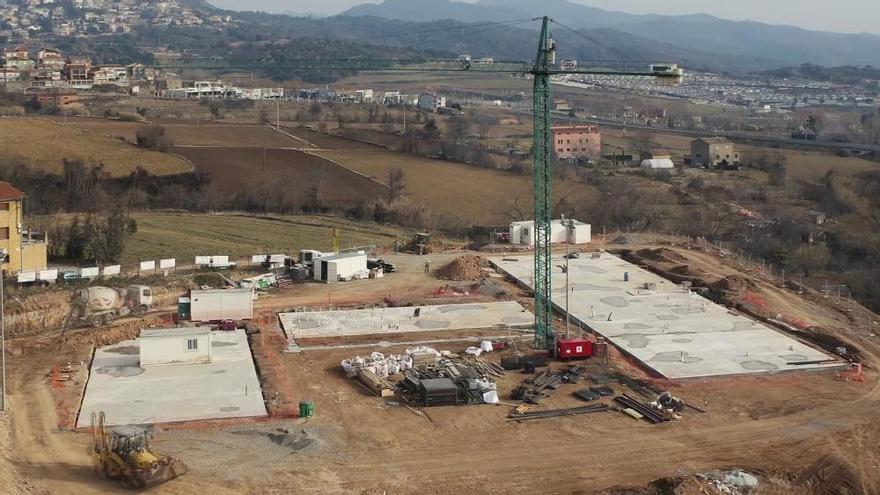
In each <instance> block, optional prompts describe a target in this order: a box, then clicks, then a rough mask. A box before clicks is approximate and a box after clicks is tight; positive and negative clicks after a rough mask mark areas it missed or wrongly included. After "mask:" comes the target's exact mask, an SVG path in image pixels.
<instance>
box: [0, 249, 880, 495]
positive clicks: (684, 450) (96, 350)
mask: <svg viewBox="0 0 880 495" xmlns="http://www.w3.org/2000/svg"><path fill="white" fill-rule="evenodd" d="M566 252H568V253H569V254H568V255H567V256H566ZM382 257H383V260H384V261H383V263H384V264H385V266H386V267H389V266H393V267H394V268H393V270H394V271H393V272H390V273H385V274H383V276H381V277H380V278H376V277H375V276H373V277H364V278H363V279H361V280H351V281H349V282H340V283H337V284H326V283H323V284H322V283H316V282H303V281H300V282H297V281H292V282H284V280H285V279H287V278H288V277H290V278H291V280H292V275H279V276H278V280H279V282H277V283H276V284H274V285H269V286H267V287H266V288H265V289H262V290H260V291H259V292H260V294H261V295H260V297H258V298H256V300H254V290H253V289H250V290H243V289H214V290H208V291H205V290H201V289H192V290H190V291H189V293H188V294H185V296H188V297H177V298H166V300H167V301H169V303H167V304H154V305H153V306H152V307H151V308H150V309H149V311H148V312H147V314H145V315H143V316H141V315H135V316H133V317H124V318H120V319H119V320H116V321H112V322H111V323H110V324H103V323H102V324H100V325H99V326H93V325H92V324H91V323H86V324H83V325H73V324H69V328H67V329H65V331H64V333H63V335H61V336H60V337H59V334H58V333H57V330H56V331H55V332H40V333H32V334H24V335H21V336H17V337H14V338H11V339H9V341H8V342H7V345H8V347H9V354H10V357H9V363H8V365H9V369H10V371H11V373H10V390H9V401H10V404H11V406H12V407H11V414H9V415H8V416H6V417H5V418H4V423H3V428H4V430H5V431H4V434H5V435H7V438H8V440H9V441H8V442H6V443H5V445H6V446H7V447H6V451H5V453H6V455H7V456H8V458H10V459H12V462H11V464H10V466H12V468H11V469H10V470H8V471H6V472H5V474H4V476H7V478H4V486H15V487H16V488H15V490H13V491H11V492H9V493H107V492H110V491H113V490H116V489H120V490H122V489H123V488H121V487H122V484H120V483H119V482H118V481H116V480H114V479H110V478H113V476H117V477H123V478H125V477H126V476H129V474H126V473H129V472H128V471H126V470H123V471H121V473H122V474H119V473H117V472H116V471H114V469H116V468H115V467H113V466H109V465H108V464H107V462H108V461H103V462H104V464H103V465H105V466H109V467H105V468H104V470H105V471H106V470H107V469H110V471H111V472H110V476H106V474H107V473H104V474H105V476H104V479H102V478H101V477H98V476H95V473H94V471H93V469H92V466H93V464H94V463H95V460H94V458H95V457H96V456H95V455H88V454H86V452H85V451H86V448H85V447H86V446H87V445H92V444H94V445H99V444H100V443H101V441H100V440H90V439H91V438H93V436H92V435H93V433H92V432H94V431H104V432H105V433H103V435H104V437H103V438H109V437H110V436H113V435H122V434H125V435H147V437H149V438H150V440H151V442H150V443H149V449H150V450H145V451H143V452H148V453H150V455H153V456H156V458H157V459H168V461H161V462H160V461H153V466H154V467H152V468H138V469H140V471H137V470H136V471H137V472H138V473H142V474H140V475H138V476H140V477H137V476H135V475H133V474H132V475H131V476H132V477H131V479H130V480H129V481H128V482H127V483H124V484H130V485H134V486H140V483H142V482H143V483H146V484H148V485H153V484H155V485H156V486H155V488H153V489H152V490H154V491H155V492H156V493H181V494H182V493H204V490H205V489H206V487H210V491H212V492H217V493H273V492H279V493H283V492H288V493H377V494H378V493H426V492H427V493H450V492H453V491H467V492H469V493H508V492H513V491H522V490H528V491H537V492H541V493H672V492H663V491H662V490H660V489H659V488H657V487H660V486H677V487H688V486H692V487H696V488H694V489H695V490H706V491H702V492H700V491H693V492H687V491H679V492H675V493H873V492H875V488H876V486H877V485H875V483H876V477H875V475H874V472H875V471H876V470H875V467H874V466H875V464H874V463H876V459H877V458H876V455H877V453H876V447H875V445H876V440H877V438H876V432H877V430H876V428H874V427H873V419H872V418H873V415H872V411H873V409H874V407H875V404H876V400H877V395H878V393H880V392H878V388H877V381H876V374H875V372H874V371H873V370H874V366H876V364H875V363H876V359H877V352H878V347H877V337H876V335H875V334H874V333H873V332H872V328H871V327H868V328H866V327H865V323H864V321H865V320H864V318H865V315H867V314H868V313H867V312H866V311H865V310H864V309H862V308H860V307H858V306H857V305H856V304H855V303H854V302H852V301H851V300H849V299H845V298H837V297H833V296H828V295H826V294H820V293H816V292H814V291H812V290H809V289H805V288H802V287H799V286H797V285H796V284H793V283H791V282H782V281H781V280H779V279H774V278H771V277H769V276H768V275H766V274H763V273H761V272H760V270H759V269H756V268H754V267H753V266H748V265H745V264H742V263H740V262H738V261H736V260H734V259H731V258H730V257H729V256H728V255H727V253H725V252H724V251H723V250H719V249H718V248H714V247H712V246H711V245H708V244H699V245H697V244H694V243H692V242H691V241H690V240H688V239H682V238H670V237H665V236H652V235H645V234H639V235H632V234H630V235H617V234H615V235H609V236H594V237H593V239H592V242H590V243H583V244H577V245H569V246H566V247H563V246H561V245H556V246H554V248H553V251H552V262H553V279H552V280H553V291H552V293H553V305H554V313H553V321H552V331H553V339H552V342H553V343H554V344H555V345H553V346H552V347H551V346H548V347H551V348H548V349H541V348H536V346H535V340H536V339H535V333H534V332H535V330H534V329H535V315H534V301H533V293H532V290H531V289H530V287H531V283H532V277H533V272H532V269H533V257H532V256H531V255H530V254H528V253H522V252H517V253H516V254H513V255H505V254H499V253H493V254H492V255H491V256H486V257H484V256H483V255H482V253H479V252H466V251H461V250H460V249H448V250H447V251H444V252H437V251H435V252H432V253H430V254H425V255H419V254H407V253H393V252H386V253H384V254H382ZM426 261H427V263H426ZM295 270H296V269H294V270H293V271H292V272H291V273H295ZM372 271H373V272H374V273H375V272H376V271H377V270H376V269H373V270H372ZM226 273H227V275H225V277H227V278H231V279H236V278H238V277H240V275H239V272H238V271H231V272H226ZM566 275H568V277H566ZM160 290H162V289H159V288H157V289H154V291H155V292H156V293H158V292H159V291H160ZM217 293H219V295H217ZM566 293H567V295H568V301H566ZM238 294H243V295H238ZM221 297H222V299H218V298H221ZM212 298H214V299H216V301H221V302H220V303H219V304H214V305H213V306H210V307H199V306H198V304H200V303H197V302H196V300H199V301H204V300H212ZM180 299H183V302H181V301H180ZM245 299H247V300H248V301H250V302H248V303H244V302H243V301H244V300H245ZM187 300H188V301H189V304H191V305H195V306H196V307H189V308H187V307H186V304H187ZM216 301H215V302H216ZM236 301H238V302H236ZM212 304H213V303H212ZM566 308H568V310H569V311H568V313H566ZM187 312H189V316H187ZM194 314H198V315H201V316H197V318H198V321H193V318H194V317H193V316H192V315H194ZM566 315H568V317H566ZM871 318H876V317H874V316H873V315H871ZM85 319H88V318H85ZM870 321H873V320H870ZM872 324H873V323H872ZM98 416H100V421H99V423H100V424H101V425H104V424H106V427H104V428H106V429H107V430H104V429H102V428H99V427H97V426H94V425H95V421H96V420H95V419H94V418H95V417H98ZM119 428H128V429H129V430H131V429H134V430H132V431H129V430H125V429H123V430H121V431H120V430H119ZM142 432H143V433H142ZM98 438H99V439H100V438H102V437H100V435H99V437H98ZM114 438H115V437H114ZM105 442H107V444H108V445H116V444H117V443H118V442H120V440H118V439H116V440H113V441H110V440H109V439H108V440H105ZM114 442H116V443H114ZM108 449H109V450H108V451H111V450H112V449H110V448H109V447H108ZM379 452H381V454H379ZM144 455H146V454H144ZM162 456H165V457H162ZM98 457H101V456H98ZM573 461H576V462H575V464H576V465H574V466H573V465H572V462H573ZM163 462H164V464H163ZM160 465H162V466H165V465H168V466H173V467H165V468H162V471H161V472H160V471H158V470H159V466H160ZM473 466H479V469H474V467H473ZM149 473H153V474H149ZM160 478H167V479H160ZM125 479H128V478H125ZM163 481H164V482H163ZM664 484H667V485H664ZM711 490H716V491H711ZM723 490H727V491H723ZM737 490H738V491H737ZM762 490H766V491H762ZM774 490H775V491H774Z"/></svg>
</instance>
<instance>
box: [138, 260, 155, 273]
mask: <svg viewBox="0 0 880 495" xmlns="http://www.w3.org/2000/svg"><path fill="white" fill-rule="evenodd" d="M155 269H156V262H155V261H141V271H142V272H146V271H150V270H155Z"/></svg>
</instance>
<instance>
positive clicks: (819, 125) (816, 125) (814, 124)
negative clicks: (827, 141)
mask: <svg viewBox="0 0 880 495" xmlns="http://www.w3.org/2000/svg"><path fill="white" fill-rule="evenodd" d="M804 127H806V128H807V129H809V130H811V131H813V134H815V135H816V138H817V139H818V137H819V135H820V134H821V133H822V130H823V129H824V128H825V119H824V116H822V115H813V114H810V116H809V117H807V124H806V125H805V126H804Z"/></svg>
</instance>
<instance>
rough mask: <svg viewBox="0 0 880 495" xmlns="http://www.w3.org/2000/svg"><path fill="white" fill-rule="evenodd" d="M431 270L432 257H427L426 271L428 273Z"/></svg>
mask: <svg viewBox="0 0 880 495" xmlns="http://www.w3.org/2000/svg"><path fill="white" fill-rule="evenodd" d="M430 271H431V258H426V259H425V273H428V272H430Z"/></svg>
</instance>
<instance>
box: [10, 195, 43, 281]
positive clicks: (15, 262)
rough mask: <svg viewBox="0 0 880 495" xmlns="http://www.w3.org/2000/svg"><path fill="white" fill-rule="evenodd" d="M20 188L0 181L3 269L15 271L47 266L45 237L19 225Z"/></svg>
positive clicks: (20, 209) (20, 219) (22, 196)
mask: <svg viewBox="0 0 880 495" xmlns="http://www.w3.org/2000/svg"><path fill="white" fill-rule="evenodd" d="M24 198H25V195H24V193H23V192H21V191H19V190H18V189H16V188H15V187H13V186H12V185H11V184H9V183H8V182H0V250H6V255H7V256H8V261H7V263H6V264H5V265H4V266H3V269H4V271H6V272H7V273H10V274H16V273H18V272H22V271H39V270H45V269H46V266H47V257H46V255H47V251H46V247H47V239H46V237H45V235H34V234H32V233H30V232H27V231H25V230H24V229H23V228H22V221H23V209H24Z"/></svg>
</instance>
